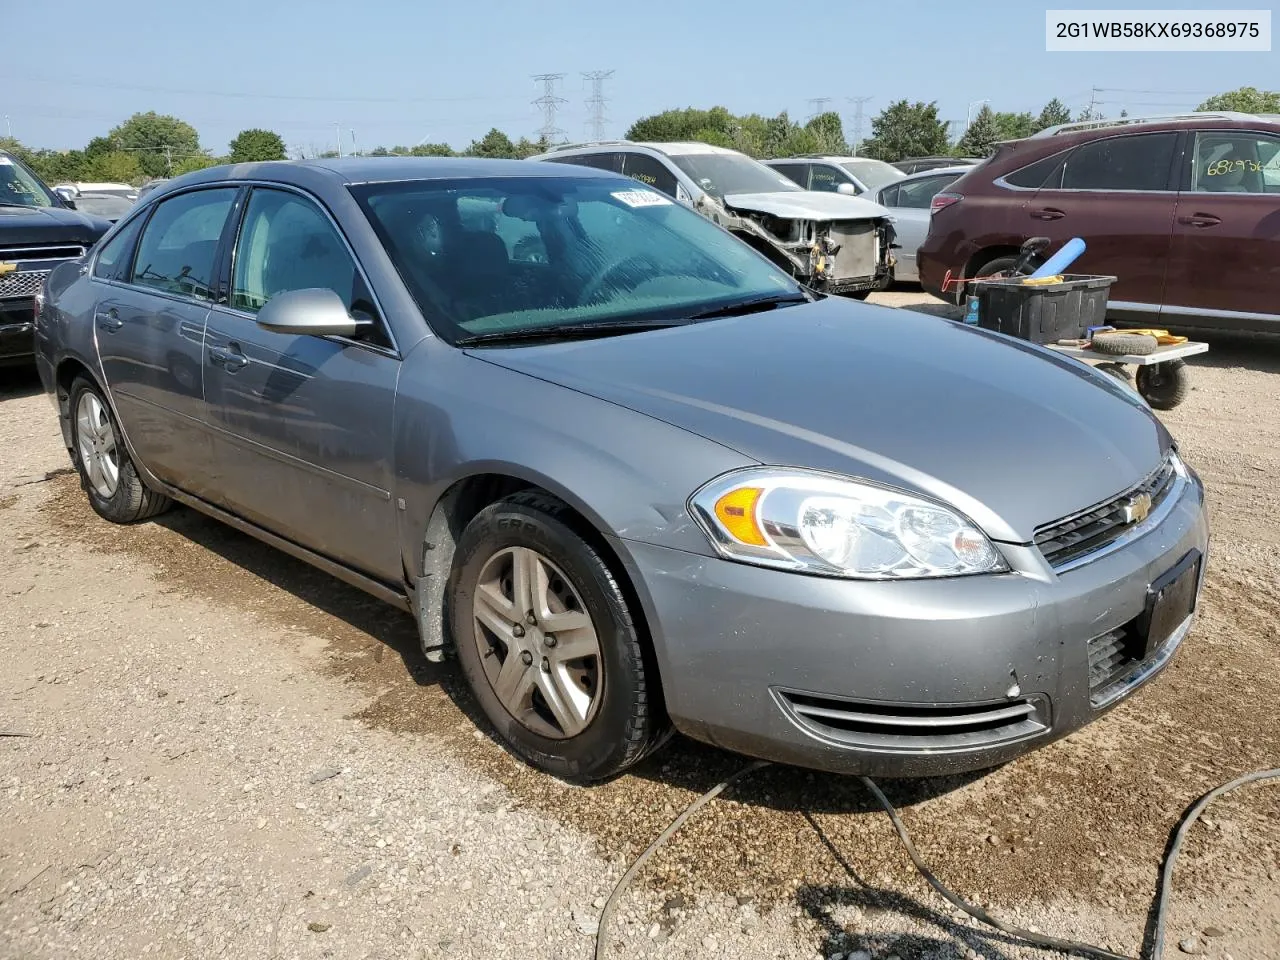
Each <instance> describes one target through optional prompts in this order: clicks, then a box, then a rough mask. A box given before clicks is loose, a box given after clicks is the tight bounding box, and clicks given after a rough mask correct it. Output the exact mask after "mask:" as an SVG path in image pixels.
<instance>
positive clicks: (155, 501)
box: [69, 377, 173, 523]
mask: <svg viewBox="0 0 1280 960" xmlns="http://www.w3.org/2000/svg"><path fill="white" fill-rule="evenodd" d="M69 400H70V404H71V462H72V463H73V464H74V465H75V468H76V470H77V472H79V474H80V485H81V486H82V487H83V488H84V492H85V495H86V496H87V497H88V498H89V506H91V507H93V512H94V513H96V514H97V515H98V516H100V517H102V518H103V519H104V520H110V521H111V522H112V523H137V522H138V521H139V520H147V519H150V518H151V517H154V516H157V515H159V514H161V513H163V512H164V511H166V510H168V509H169V507H170V506H172V505H173V501H171V500H170V499H169V498H168V497H166V496H164V495H163V494H160V493H156V492H155V491H154V490H151V489H150V488H148V487H147V485H146V484H145V483H143V482H142V478H141V477H139V476H138V470H137V467H135V466H134V463H133V460H132V459H131V458H130V457H129V451H128V450H127V449H126V448H125V444H124V436H123V434H121V432H120V426H119V424H117V423H116V420H115V417H114V416H113V415H112V413H111V407H110V405H109V404H108V403H107V401H106V399H105V398H104V397H103V395H102V392H101V391H100V390H99V389H98V388H97V386H96V385H94V384H93V383H92V382H90V381H89V380H87V379H85V378H84V377H77V378H76V379H75V381H74V382H73V383H72V384H71V395H70V398H69Z"/></svg>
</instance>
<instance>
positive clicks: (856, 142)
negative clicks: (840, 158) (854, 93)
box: [845, 97, 873, 157]
mask: <svg viewBox="0 0 1280 960" xmlns="http://www.w3.org/2000/svg"><path fill="white" fill-rule="evenodd" d="M845 99H846V100H848V101H849V102H850V103H852V104H853V143H852V144H850V148H851V152H852V153H853V155H854V156H855V157H856V156H858V151H859V150H860V149H861V148H862V107H863V105H864V104H866V103H867V102H868V101H869V100H872V99H873V98H872V97H845Z"/></svg>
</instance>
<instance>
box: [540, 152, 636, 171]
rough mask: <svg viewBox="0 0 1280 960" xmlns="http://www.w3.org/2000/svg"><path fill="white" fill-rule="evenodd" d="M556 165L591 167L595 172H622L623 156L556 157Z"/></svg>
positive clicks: (608, 154)
mask: <svg viewBox="0 0 1280 960" xmlns="http://www.w3.org/2000/svg"><path fill="white" fill-rule="evenodd" d="M554 162H555V163H571V164H573V165H574V166H576V167H591V168H593V169H595V170H609V171H612V172H613V173H621V172H622V154H620V153H580V154H577V155H576V156H572V157H555V158H554Z"/></svg>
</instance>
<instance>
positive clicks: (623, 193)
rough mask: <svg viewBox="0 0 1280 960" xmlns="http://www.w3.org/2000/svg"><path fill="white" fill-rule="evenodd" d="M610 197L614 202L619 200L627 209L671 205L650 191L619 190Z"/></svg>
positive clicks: (658, 194) (665, 199)
mask: <svg viewBox="0 0 1280 960" xmlns="http://www.w3.org/2000/svg"><path fill="white" fill-rule="evenodd" d="M610 196H612V197H613V198H614V199H615V200H621V201H622V202H623V203H625V204H626V205H627V206H628V207H666V206H669V205H670V204H671V201H670V200H668V199H667V198H666V197H664V196H663V195H662V194H660V193H654V192H653V191H652V190H619V191H618V192H617V193H613V194H610Z"/></svg>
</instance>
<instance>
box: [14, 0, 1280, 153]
mask: <svg viewBox="0 0 1280 960" xmlns="http://www.w3.org/2000/svg"><path fill="white" fill-rule="evenodd" d="M1078 5H1079V6H1081V7H1084V6H1089V4H1087V3H1085V2H1078ZM1070 6H1072V3H1071V2H1070V0H1058V2H1055V3H1049V4H1045V3H1041V4H1035V3H1029V2H1027V0H983V2H981V3H980V4H978V3H975V4H973V5H972V6H970V7H969V8H968V10H967V11H965V8H964V7H963V5H959V4H956V3H955V2H954V0H948V2H941V0H936V2H929V0H896V2H893V3H868V2H858V3H854V2H849V0H843V2H838V3H826V4H818V5H809V6H807V7H806V6H796V7H794V9H797V10H803V11H806V12H804V13H801V14H800V15H799V16H798V17H793V16H790V15H787V14H785V13H784V12H783V11H784V9H785V8H784V5H783V4H780V3H777V2H764V0H732V2H730V0H701V2H697V3H695V2H691V0H648V2H647V3H645V4H642V5H631V4H620V3H610V2H603V0H592V2H585V0H544V2H543V3H531V2H527V0H526V2H509V0H488V2H483V3H458V2H451V3H439V2H427V3H422V2H410V0H365V2H363V3H360V2H355V0H346V2H341V3H339V2H333V0H305V2H304V0H256V2H250V0H219V2H217V3H213V4H209V3H187V2H181V0H179V2H174V0H169V2H168V3H164V4H159V3H154V2H151V3H144V2H138V0H113V2H111V3H103V2H102V0H96V2H86V0H63V2H60V3H58V4H57V5H56V14H55V13H54V12H52V11H50V12H49V15H48V20H49V24H47V25H45V26H41V27H39V28H38V29H37V30H36V31H35V32H34V34H33V35H32V39H31V40H30V41H29V42H24V43H20V44H13V43H9V44H6V45H5V56H4V58H3V60H2V61H0V90H3V91H4V96H3V97H0V111H2V112H3V113H4V114H7V115H8V117H9V122H10V125H11V127H12V131H13V134H14V135H15V136H17V137H18V138H19V139H21V140H22V141H23V142H25V143H28V144H31V145H34V146H48V147H56V148H67V147H79V146H83V145H84V143H85V142H86V141H87V140H88V139H89V138H90V137H92V136H95V135H97V134H100V133H105V132H106V131H107V130H108V129H109V128H111V127H112V126H114V125H115V124H117V123H119V122H120V121H121V120H123V119H125V118H126V117H128V116H129V115H130V114H132V113H133V112H135V111H140V110H156V111H159V112H161V113H172V114H175V115H177V116H179V117H181V118H183V119H185V120H187V121H189V122H190V123H192V124H193V125H194V126H195V127H196V129H198V130H199V131H200V137H201V142H202V143H203V144H204V145H205V146H206V147H210V148H212V149H213V150H214V151H215V152H223V151H225V149H226V143H227V141H228V140H229V139H230V138H231V137H232V136H234V135H235V134H236V132H237V131H239V130H241V129H243V128H245V127H253V126H260V127H267V128H269V129H274V130H277V131H278V132H279V133H280V134H281V135H282V136H283V137H284V139H285V142H286V143H288V144H289V145H291V146H298V147H305V148H308V149H313V148H314V149H326V148H329V149H331V148H332V147H333V144H334V137H335V133H334V124H335V122H338V123H340V124H341V128H342V130H343V137H344V152H345V151H346V150H349V149H350V145H351V140H350V136H351V134H350V131H351V130H353V129H354V131H355V141H356V144H357V146H358V147H359V148H362V149H368V148H370V147H373V146H375V145H378V144H384V145H387V146H390V145H392V144H396V143H403V144H414V143H418V142H420V141H423V140H431V141H446V142H449V143H452V144H453V145H454V146H457V147H462V146H465V145H466V144H467V143H468V142H469V141H470V140H471V139H473V138H476V137H479V136H481V135H482V134H483V133H484V132H485V131H486V130H488V129H489V128H490V127H493V126H497V127H499V128H502V129H504V130H506V131H507V132H508V133H510V134H511V135H512V137H513V138H514V137H518V136H520V135H522V134H523V135H531V136H532V135H533V134H534V133H535V131H536V130H537V129H538V127H539V126H540V125H541V117H540V115H539V113H538V112H537V110H536V108H535V107H533V106H532V104H531V102H530V101H532V100H533V99H534V98H535V97H536V96H538V95H539V93H540V92H541V91H540V90H539V89H538V87H537V85H535V83H534V81H533V80H532V79H531V76H532V75H533V74H540V73H563V74H565V78H564V80H563V81H562V82H561V85H560V87H559V90H558V93H559V95H560V96H562V97H564V98H565V99H566V100H567V101H568V102H567V103H565V104H563V105H562V106H561V109H560V114H559V122H558V125H559V126H560V127H562V128H564V129H565V130H566V131H567V133H568V135H569V136H570V138H572V139H581V138H583V137H585V135H586V133H587V126H586V118H587V107H586V106H585V104H584V101H585V99H586V97H587V96H588V95H589V90H588V86H587V84H586V81H584V80H583V79H582V77H581V74H582V73H583V72H585V71H590V70H609V69H612V70H614V71H615V72H614V75H613V77H612V79H611V80H609V81H608V82H607V84H606V86H605V95H606V96H607V97H608V98H609V101H610V102H609V104H608V116H609V118H610V121H611V122H610V123H609V124H608V127H607V129H606V132H607V134H608V135H611V136H621V135H622V133H623V132H624V131H625V129H626V127H627V125H628V124H630V122H631V121H632V120H634V119H636V118H637V117H640V116H643V115H645V114H648V113H653V112H656V111H659V110H662V109H665V108H668V107H679V106H691V105H692V106H712V105H715V104H722V105H724V106H726V107H728V108H729V109H730V110H733V111H734V112H751V111H756V112H760V113H764V114H775V113H777V112H779V111H781V110H787V111H789V112H790V113H791V115H792V116H793V117H801V118H803V117H804V116H806V115H807V114H808V113H810V112H811V109H812V108H811V106H810V104H809V102H808V101H809V100H810V99H811V98H815V97H829V98H831V103H830V107H829V108H833V109H839V110H840V111H841V112H842V114H843V115H844V116H845V122H846V130H847V131H849V133H850V134H851V135H852V129H851V127H852V117H853V105H852V104H851V103H848V102H847V99H846V98H849V97H859V96H866V97H871V100H870V101H869V102H868V103H867V104H866V106H865V108H864V109H865V110H866V112H867V116H868V118H869V117H870V116H872V115H874V114H875V113H877V112H879V111H880V110H881V109H883V108H884V107H885V106H886V105H888V104H889V103H891V102H892V101H894V100H896V99H900V98H904V97H905V98H908V99H911V100H926V101H928V100H937V101H938V103H939V105H940V107H941V112H942V116H943V118H944V119H948V120H951V121H954V122H955V124H956V126H955V128H953V129H955V130H957V131H958V129H959V128H960V127H962V126H963V124H964V120H965V114H966V110H967V109H968V106H969V104H970V103H971V102H972V101H975V100H980V99H990V100H991V102H992V107H993V108H994V109H1001V110H1033V111H1035V110H1039V108H1040V107H1041V106H1042V105H1043V104H1044V102H1045V101H1046V100H1048V99H1049V98H1050V97H1053V96H1058V97H1060V98H1062V99H1063V100H1065V101H1066V102H1067V103H1068V105H1069V106H1071V107H1072V109H1073V110H1078V109H1079V108H1080V107H1082V106H1084V105H1085V104H1086V103H1087V102H1088V100H1089V97H1090V90H1091V88H1093V87H1099V88H1103V91H1104V92H1102V93H1100V94H1098V98H1099V99H1100V100H1101V101H1103V104H1102V109H1103V110H1104V111H1106V112H1107V113H1109V114H1115V113H1118V112H1119V111H1120V109H1121V108H1122V107H1127V108H1128V110H1129V112H1130V113H1138V112H1147V113H1163V112H1170V111H1173V110H1184V109H1189V108H1192V107H1194V106H1195V105H1196V104H1197V103H1198V102H1199V101H1200V100H1202V99H1203V97H1204V95H1205V94H1206V93H1211V92H1217V91H1221V90H1226V89H1232V88H1235V87H1238V86H1244V85H1252V86H1258V87H1262V88H1264V89H1265V88H1275V87H1276V86H1280V71H1278V70H1277V67H1280V53H1276V52H1272V53H1239V54H1209V53H1199V54H1189V53H1182V54H1170V53H1146V54H1123V53H1115V54H1107V53H1090V54H1072V53H1046V52H1045V50H1044V45H1045V44H1044V11H1045V9H1046V8H1055V9H1057V8H1062V7H1070ZM1092 6H1093V7H1102V6H1104V5H1103V4H1100V3H1096V2H1095V3H1093V4H1092ZM1125 6H1126V7H1129V8H1138V7H1146V6H1154V7H1156V8H1166V9H1167V8H1179V7H1181V8H1205V7H1214V8H1216V7H1215V5H1213V4H1211V3H1209V2H1208V0H1200V2H1199V3H1181V4H1180V3H1178V2H1176V0H1165V2H1163V3H1161V4H1157V5H1151V4H1141V3H1128V4H1125ZM1218 6H1221V7H1222V8H1227V9H1234V8H1239V7H1247V6H1249V3H1247V2H1243V3H1229V4H1220V5H1218ZM1253 6H1258V4H1257V3H1256V2H1255V3H1254V4H1253ZM5 20H6V22H8V23H9V25H10V26H12V25H13V24H12V21H11V18H5ZM12 39H13V38H12V37H11V38H10V40H12ZM0 122H2V121H0ZM3 129H4V128H3V127H0V132H3ZM866 129H867V132H869V129H870V126H869V123H868V124H867V128H866Z"/></svg>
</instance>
